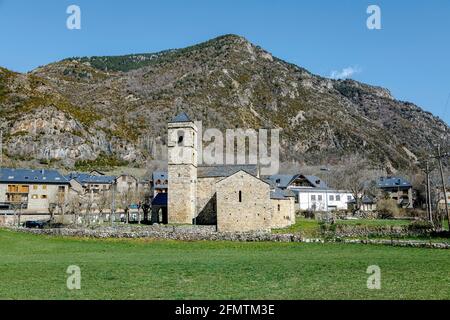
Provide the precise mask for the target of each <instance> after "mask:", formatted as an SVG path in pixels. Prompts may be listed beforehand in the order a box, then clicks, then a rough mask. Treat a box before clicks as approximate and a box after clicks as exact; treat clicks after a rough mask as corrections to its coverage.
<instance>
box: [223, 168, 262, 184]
mask: <svg viewBox="0 0 450 320" xmlns="http://www.w3.org/2000/svg"><path fill="white" fill-rule="evenodd" d="M239 172H242V173H245V174H247V175H249V176H250V177H252V178H253V179H256V180H258V181H261V182H262V183H265V184H267V185H268V186H269V187H270V183H269V182H267V181H266V180H263V179H261V178H258V177H257V176H256V175H253V174H251V173H249V172H247V171H245V170H238V171H236V172H234V173H233V174H231V175H229V176H227V177H223V178H222V179H220V180H219V181H217V182H216V184H217V185H219V184H221V183H223V182H225V181H226V180H228V179H231V177H233V176H235V175H237V174H238V173H239Z"/></svg>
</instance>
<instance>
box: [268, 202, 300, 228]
mask: <svg viewBox="0 0 450 320" xmlns="http://www.w3.org/2000/svg"><path fill="white" fill-rule="evenodd" d="M270 201H271V203H272V208H273V209H272V222H271V227H272V228H274V229H281V228H287V227H289V226H291V225H293V224H295V199H294V198H293V197H291V198H287V199H271V200H270Z"/></svg>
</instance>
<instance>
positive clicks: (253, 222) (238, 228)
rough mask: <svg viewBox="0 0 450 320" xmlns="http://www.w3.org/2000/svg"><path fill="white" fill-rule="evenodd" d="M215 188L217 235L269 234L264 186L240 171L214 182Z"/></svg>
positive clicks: (268, 204) (267, 197)
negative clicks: (257, 232) (215, 183)
mask: <svg viewBox="0 0 450 320" xmlns="http://www.w3.org/2000/svg"><path fill="white" fill-rule="evenodd" d="M216 188H217V193H216V196H217V230H218V231H219V232H250V231H270V229H271V213H272V203H271V202H270V187H269V185H268V184H266V183H265V182H263V181H261V180H260V179H258V178H256V177H254V176H252V175H249V174H248V173H246V172H243V171H240V172H238V173H236V174H234V175H232V176H230V177H228V178H226V179H223V180H221V181H220V182H218V183H217V185H216ZM239 192H241V197H239Z"/></svg>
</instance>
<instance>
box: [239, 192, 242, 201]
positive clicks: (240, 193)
mask: <svg viewBox="0 0 450 320" xmlns="http://www.w3.org/2000/svg"><path fill="white" fill-rule="evenodd" d="M239 202H242V191H239Z"/></svg>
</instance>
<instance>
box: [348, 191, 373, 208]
mask: <svg viewBox="0 0 450 320" xmlns="http://www.w3.org/2000/svg"><path fill="white" fill-rule="evenodd" d="M348 205H349V209H350V210H351V211H354V210H356V209H357V206H356V200H355V199H353V200H351V201H350V202H349V203H348ZM359 210H361V211H364V212H372V211H376V210H377V199H376V198H375V197H372V196H369V195H364V196H362V198H361V200H360V203H359Z"/></svg>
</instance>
